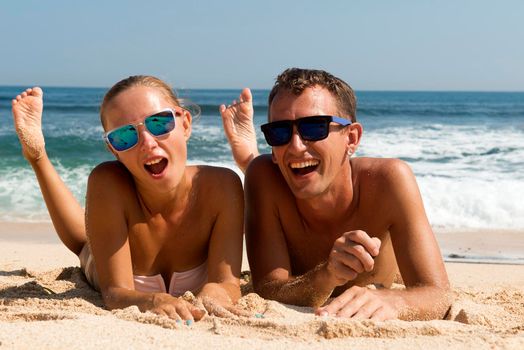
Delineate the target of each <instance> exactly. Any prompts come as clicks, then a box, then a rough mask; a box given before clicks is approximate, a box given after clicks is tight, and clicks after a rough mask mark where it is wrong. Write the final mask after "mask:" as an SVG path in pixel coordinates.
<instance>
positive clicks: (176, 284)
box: [133, 261, 207, 296]
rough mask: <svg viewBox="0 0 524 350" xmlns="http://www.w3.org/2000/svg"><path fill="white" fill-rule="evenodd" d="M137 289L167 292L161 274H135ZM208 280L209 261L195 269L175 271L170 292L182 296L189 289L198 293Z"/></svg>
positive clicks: (170, 283)
mask: <svg viewBox="0 0 524 350" xmlns="http://www.w3.org/2000/svg"><path fill="white" fill-rule="evenodd" d="M133 279H134V281H135V289H136V290H138V291H140V292H150V293H167V291H166V283H165V282H164V279H163V278H162V275H161V274H158V275H154V276H138V275H133ZM206 282H207V261H205V262H204V263H203V264H202V265H200V266H197V267H195V268H194V269H191V270H187V271H183V272H173V275H172V276H171V281H170V282H169V294H171V295H173V296H180V295H182V294H184V293H185V292H187V291H190V292H193V293H194V294H196V293H197V292H198V291H199V290H200V289H201V288H202V287H203V286H204V284H206Z"/></svg>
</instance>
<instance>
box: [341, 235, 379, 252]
mask: <svg viewBox="0 0 524 350" xmlns="http://www.w3.org/2000/svg"><path fill="white" fill-rule="evenodd" d="M343 237H344V238H346V239H348V240H350V241H352V242H354V243H358V244H360V245H362V246H364V248H366V250H367V251H368V253H369V254H371V255H372V256H377V255H378V253H379V250H380V240H379V239H378V238H377V237H373V238H371V237H370V236H369V235H368V234H367V233H366V232H364V231H362V230H355V231H349V232H346V233H344V235H343Z"/></svg>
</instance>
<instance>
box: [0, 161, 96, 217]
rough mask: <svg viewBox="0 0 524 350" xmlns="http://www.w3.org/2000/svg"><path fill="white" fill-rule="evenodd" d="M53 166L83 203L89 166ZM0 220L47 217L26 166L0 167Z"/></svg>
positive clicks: (36, 183) (40, 195)
mask: <svg viewBox="0 0 524 350" xmlns="http://www.w3.org/2000/svg"><path fill="white" fill-rule="evenodd" d="M56 169H57V171H58V173H59V174H60V176H61V177H62V179H63V180H64V182H65V183H66V185H67V186H68V188H69V189H70V190H71V192H72V193H73V195H74V196H75V197H76V199H77V200H78V201H79V202H80V203H82V205H83V204H84V198H85V190H86V185H87V176H88V175H89V172H90V171H91V168H90V167H89V166H81V167H78V168H74V169H68V168H64V167H63V166H62V165H61V164H57V166H56ZM0 206H1V207H2V211H1V212H0V221H49V214H48V212H47V209H46V207H45V203H44V200H43V198H42V194H41V192H40V187H39V186H38V182H37V180H36V177H35V175H34V173H33V171H32V170H31V168H30V167H29V166H27V167H24V168H15V169H13V168H8V169H1V170H0Z"/></svg>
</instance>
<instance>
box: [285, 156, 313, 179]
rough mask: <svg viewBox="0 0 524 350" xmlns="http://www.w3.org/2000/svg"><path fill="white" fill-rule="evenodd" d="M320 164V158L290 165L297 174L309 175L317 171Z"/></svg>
mask: <svg viewBox="0 0 524 350" xmlns="http://www.w3.org/2000/svg"><path fill="white" fill-rule="evenodd" d="M319 164H320V162H319V161H318V160H316V159H313V160H308V161H305V162H295V163H290V164H289V167H290V168H291V171H292V172H293V174H295V175H307V174H309V173H311V172H313V171H315V170H316V169H317V167H318V165H319Z"/></svg>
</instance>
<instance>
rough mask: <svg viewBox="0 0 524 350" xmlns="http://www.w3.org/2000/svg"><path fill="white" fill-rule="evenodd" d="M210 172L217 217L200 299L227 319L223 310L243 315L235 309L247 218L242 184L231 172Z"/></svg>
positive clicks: (220, 170) (219, 170) (213, 170)
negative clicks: (206, 279) (206, 278)
mask: <svg viewBox="0 0 524 350" xmlns="http://www.w3.org/2000/svg"><path fill="white" fill-rule="evenodd" d="M211 171H212V172H213V174H212V176H211V178H213V179H214V181H213V186H214V189H213V191H212V193H214V196H213V199H212V203H214V207H215V208H216V211H217V212H218V214H217V216H216V221H215V223H214V225H213V230H212V232H211V238H210V242H209V249H208V260H207V261H208V262H207V264H208V283H207V284H206V285H204V287H203V288H202V290H201V291H200V293H199V294H198V297H199V298H200V299H202V300H203V302H204V305H205V306H206V308H207V309H208V311H209V312H210V313H214V314H217V315H219V316H226V315H225V313H224V312H223V310H221V308H223V309H225V310H228V311H230V312H233V313H235V314H242V313H241V312H239V310H237V309H235V308H234V307H233V304H234V303H236V301H237V300H238V299H239V298H240V282H239V276H240V266H241V263H242V245H243V244H242V243H243V242H242V240H243V218H244V197H243V190H242V183H241V182H240V179H239V178H238V176H237V175H236V174H235V173H234V172H233V171H231V170H228V169H220V168H215V169H212V170H211ZM206 203H210V202H208V201H206ZM206 301H207V302H206ZM213 304H214V305H215V306H213ZM216 306H220V307H216ZM210 308H211V309H210ZM221 311H222V312H221Z"/></svg>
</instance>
